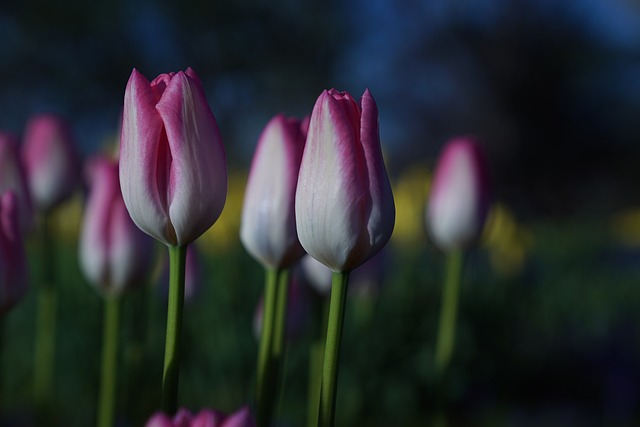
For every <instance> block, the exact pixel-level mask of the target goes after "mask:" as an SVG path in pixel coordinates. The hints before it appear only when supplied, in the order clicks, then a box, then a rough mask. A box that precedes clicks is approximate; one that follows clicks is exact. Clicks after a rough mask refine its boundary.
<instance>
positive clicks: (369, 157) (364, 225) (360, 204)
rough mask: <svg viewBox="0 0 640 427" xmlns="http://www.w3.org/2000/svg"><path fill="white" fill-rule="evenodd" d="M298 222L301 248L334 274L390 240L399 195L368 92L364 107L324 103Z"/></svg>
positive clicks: (311, 139)
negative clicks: (395, 199)
mask: <svg viewBox="0 0 640 427" xmlns="http://www.w3.org/2000/svg"><path fill="white" fill-rule="evenodd" d="M296 220H297V227H298V237H299V238H300V242H301V243H302V247H303V248H304V249H305V250H306V251H307V252H308V253H309V254H310V255H311V256H313V257H314V258H316V259H317V260H318V261H320V262H322V263H323V264H325V265H326V266H327V267H329V268H330V269H331V270H332V271H334V272H339V271H350V270H352V269H354V268H355V267H357V266H358V265H360V264H362V263H363V262H364V261H366V260H367V259H369V258H371V257H372V256H373V255H375V254H376V253H377V252H378V251H379V250H380V249H382V247H383V246H384V245H385V244H386V243H387V241H388V240H389V237H391V233H392V231H393V225H394V221H395V207H394V203H393V194H392V192H391V185H390V183H389V177H388V176H387V171H386V169H385V166H384V161H383V158H382V150H381V148H380V136H379V131H378V108H377V106H376V102H375V100H374V99H373V97H372V96H371V93H370V92H369V90H368V89H367V90H366V91H365V92H364V94H363V95H362V99H361V102H360V106H358V104H357V103H356V101H355V100H354V99H353V98H352V97H351V95H349V94H348V93H346V92H338V91H337V90H335V89H331V90H330V91H324V92H323V93H322V94H321V95H320V97H319V98H318V100H317V102H316V104H315V107H314V108H313V113H312V114H311V123H310V125H309V133H308V136H307V143H306V146H305V149H304V154H303V156H302V165H301V166H300V175H299V177H298V188H297V192H296Z"/></svg>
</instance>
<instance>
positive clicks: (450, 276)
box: [435, 250, 463, 377]
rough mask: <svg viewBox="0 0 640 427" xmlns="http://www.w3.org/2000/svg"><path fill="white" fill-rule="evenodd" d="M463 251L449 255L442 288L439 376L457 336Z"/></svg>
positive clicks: (437, 351)
mask: <svg viewBox="0 0 640 427" xmlns="http://www.w3.org/2000/svg"><path fill="white" fill-rule="evenodd" d="M462 261H463V253H462V251H460V250H456V251H452V252H450V253H449V254H448V256H447V266H446V272H445V274H446V275H445V281H444V289H443V290H442V306H441V308H440V321H439V326H438V336H437V340H436V355H435V364H436V373H437V374H438V377H442V375H443V374H444V373H445V372H446V370H447V367H448V366H449V362H450V361H451V356H452V354H453V346H454V342H455V336H456V317H457V312H458V294H459V292H460V279H461V277H462Z"/></svg>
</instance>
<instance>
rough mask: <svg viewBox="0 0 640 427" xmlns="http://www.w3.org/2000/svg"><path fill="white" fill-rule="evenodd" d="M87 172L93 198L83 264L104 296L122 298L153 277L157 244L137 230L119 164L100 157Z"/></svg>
mask: <svg viewBox="0 0 640 427" xmlns="http://www.w3.org/2000/svg"><path fill="white" fill-rule="evenodd" d="M87 169H88V170H87V174H88V175H89V176H88V181H89V184H90V195H89V199H88V202H87V206H86V209H85V212H84V218H83V223H82V231H81V236H80V265H81V267H82V270H83V271H84V273H85V275H86V276H87V278H88V279H89V281H90V282H91V284H92V285H94V286H95V287H96V288H97V289H98V290H99V291H100V292H101V293H103V294H106V295H119V294H121V293H122V292H123V291H125V290H126V289H128V288H130V287H133V286H135V285H139V284H141V283H142V282H143V281H144V280H145V278H146V276H147V275H148V274H149V271H150V269H151V262H152V254H153V244H154V241H153V240H152V239H151V238H150V237H149V236H147V235H146V234H144V233H143V232H142V231H140V229H138V227H136V225H135V224H134V223H133V221H132V220H131V217H130V216H129V213H128V212H127V209H126V208H125V205H124V201H123V200H122V194H121V193H120V183H119V180H118V164H117V163H116V162H114V161H111V160H109V159H107V158H103V157H98V158H95V159H92V161H91V163H89V165H88V168H87Z"/></svg>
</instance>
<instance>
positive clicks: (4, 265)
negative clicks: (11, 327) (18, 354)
mask: <svg viewBox="0 0 640 427" xmlns="http://www.w3.org/2000/svg"><path fill="white" fill-rule="evenodd" d="M18 210H19V208H18V198H17V197H16V195H15V193H14V192H12V191H7V192H5V193H3V194H2V196H0V314H5V313H6V312H7V311H9V309H11V308H12V307H13V306H14V305H15V304H16V303H17V302H18V301H19V300H20V299H22V297H23V296H24V295H25V294H26V293H27V287H28V279H27V276H28V273H27V259H26V256H25V252H24V247H23V245H22V235H21V233H20V225H19V223H18Z"/></svg>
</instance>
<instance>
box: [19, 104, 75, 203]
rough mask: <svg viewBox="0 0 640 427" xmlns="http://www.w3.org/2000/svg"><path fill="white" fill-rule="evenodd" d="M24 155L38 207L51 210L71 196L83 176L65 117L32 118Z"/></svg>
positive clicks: (27, 128)
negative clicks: (81, 175)
mask: <svg viewBox="0 0 640 427" xmlns="http://www.w3.org/2000/svg"><path fill="white" fill-rule="evenodd" d="M22 155H23V159H24V165H25V169H26V173H27V179H28V183H29V190H30V192H31V197H32V200H33V203H34V206H35V207H36V209H38V210H39V211H41V212H48V211H50V210H51V209H52V208H54V207H56V206H57V205H59V204H60V203H62V202H63V201H65V200H66V199H68V198H69V197H70V196H71V194H72V193H73V191H74V190H75V189H76V186H77V184H78V181H79V178H80V163H79V159H78V155H77V153H76V150H75V147H74V145H73V141H72V137H71V130H70V128H69V125H68V123H67V122H66V121H65V120H64V119H62V118H61V117H58V116H56V115H53V114H42V115H37V116H34V117H32V118H31V119H30V120H29V122H28V123H27V126H26V129H25V134H24V145H23V153H22Z"/></svg>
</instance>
